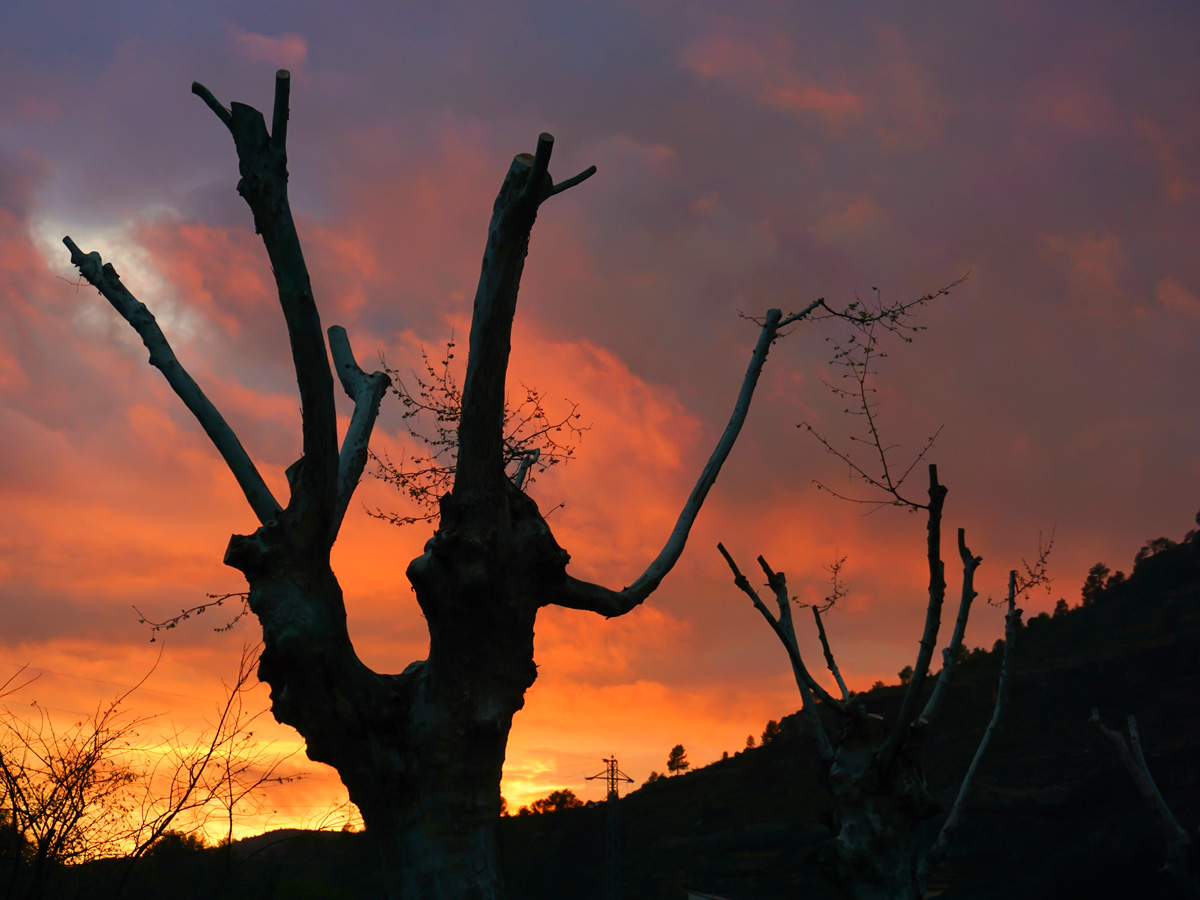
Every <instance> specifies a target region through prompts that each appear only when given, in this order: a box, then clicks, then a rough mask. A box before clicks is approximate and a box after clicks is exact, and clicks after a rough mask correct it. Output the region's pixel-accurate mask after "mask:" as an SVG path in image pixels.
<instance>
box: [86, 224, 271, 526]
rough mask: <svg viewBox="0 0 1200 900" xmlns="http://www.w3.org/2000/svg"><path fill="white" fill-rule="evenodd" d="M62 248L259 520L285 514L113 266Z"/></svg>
mask: <svg viewBox="0 0 1200 900" xmlns="http://www.w3.org/2000/svg"><path fill="white" fill-rule="evenodd" d="M63 243H64V244H66V246H67V249H69V250H70V251H71V262H72V264H74V265H75V266H77V267H78V268H79V272H80V274H81V275H83V277H84V279H86V280H87V282H88V283H89V284H90V285H92V287H94V288H95V289H96V290H98V291H99V292H100V293H101V294H102V295H103V296H104V298H105V299H106V300H108V302H109V303H111V304H112V306H113V308H114V309H115V310H116V311H117V312H118V313H120V314H121V317H122V318H123V319H125V321H126V322H128V323H129V324H130V325H131V326H133V330H134V331H136V332H137V333H138V336H139V337H141V339H142V343H143V344H145V345H146V349H147V350H149V351H150V365H152V366H154V367H155V368H156V369H158V370H159V371H160V372H162V374H163V377H164V378H166V379H167V383H168V384H170V385H171V389H172V390H174V391H175V393H176V394H177V395H178V396H179V399H180V400H182V401H183V403H184V405H185V406H186V407H187V408H188V409H189V410H191V413H192V415H193V416H195V417H196V421H198V422H199V423H200V427H201V428H203V429H204V432H205V433H206V434H207V435H208V437H209V439H210V440H211V441H212V442H213V445H214V446H215V447H216V448H217V452H218V453H220V454H221V457H222V458H223V459H224V460H225V464H226V465H227V466H229V471H231V472H232V473H233V477H234V478H236V479H237V483H238V486H239V487H240V488H241V489H242V493H243V494H245V495H246V500H247V502H249V504H250V508H251V509H252V510H254V514H255V515H256V516H257V517H258V520H259V521H260V522H262V523H263V524H266V523H267V522H270V521H272V520H273V519H275V518H277V517H278V516H279V513H280V511H281V509H280V506H279V503H278V502H276V500H275V498H274V497H273V496H272V495H271V491H270V490H269V489H268V488H267V485H266V482H264V481H263V479H262V476H261V475H260V474H259V473H258V469H257V468H255V466H254V463H253V462H252V461H251V459H250V456H249V455H248V454H247V453H246V450H245V448H244V447H242V444H241V442H240V441H239V440H238V437H237V435H236V434H234V433H233V429H231V428H230V427H229V425H228V423H226V421H225V419H224V418H223V417H222V416H221V414H220V413H219V412H218V411H217V408H216V407H215V406H213V405H212V403H211V402H210V401H209V399H208V397H206V396H205V395H204V392H203V391H202V390H200V387H199V386H198V385H197V384H196V382H195V381H194V380H193V379H192V376H191V375H189V374H188V373H187V370H186V369H184V368H183V366H182V365H180V364H179V360H178V359H176V358H175V352H174V351H173V350H172V349H171V345H170V343H169V342H168V341H167V339H166V337H165V336H164V335H163V333H162V329H160V328H159V327H158V322H157V321H156V320H155V318H154V315H153V314H152V313H151V312H150V310H148V309H147V308H146V307H145V305H143V304H142V303H141V302H140V301H139V300H138V299H137V298H136V297H134V296H133V294H131V293H130V292H129V291H128V290H127V289H126V287H125V285H123V284H122V283H121V278H120V276H119V275H117V272H116V270H115V269H114V268H113V267H112V265H111V264H103V263H102V262H101V259H100V254H99V253H96V252H92V253H84V252H83V251H82V250H80V249H79V247H78V246H76V244H75V242H74V241H73V240H71V238H70V237H64V238H63Z"/></svg>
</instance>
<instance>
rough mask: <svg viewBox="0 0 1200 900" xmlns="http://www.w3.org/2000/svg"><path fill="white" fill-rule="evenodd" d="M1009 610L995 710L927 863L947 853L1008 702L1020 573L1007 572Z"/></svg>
mask: <svg viewBox="0 0 1200 900" xmlns="http://www.w3.org/2000/svg"><path fill="white" fill-rule="evenodd" d="M1007 606H1008V613H1007V615H1006V616H1005V617H1004V656H1003V657H1002V658H1001V662H1000V684H999V685H998V686H997V688H996V706H995V708H994V709H993V710H992V720H991V721H990V722H988V727H987V730H986V731H984V733H983V738H982V739H981V740H980V741H979V746H978V747H977V748H976V750H975V756H974V758H973V759H972V760H971V765H970V767H969V768H968V769H967V774H966V775H965V776H964V777H963V781H962V784H961V785H960V786H959V788H958V796H957V797H956V798H955V799H954V806H953V807H951V809H950V815H948V816H947V817H946V821H945V823H944V824H943V825H942V830H941V831H940V832H939V833H938V838H937V841H936V842H935V843H934V845H933V846H932V847H931V848H930V849H929V853H928V854H927V856H926V860H927V861H928V862H927V865H929V866H933V865H936V864H937V863H938V862H939V861H940V860H941V859H942V858H943V857H945V855H946V849H947V847H949V845H950V841H951V839H952V838H953V837H954V832H955V831H956V830H957V829H958V823H959V820H960V819H961V818H962V813H963V807H964V805H965V801H966V798H967V795H968V794H969V793H970V792H971V786H972V785H973V784H974V781H975V773H976V772H977V771H978V770H979V763H980V761H981V760H982V759H983V754H984V753H985V752H986V751H987V748H988V744H989V743H991V740H992V736H993V735H994V734H995V733H996V729H997V728H998V727H999V725H1000V717H1001V716H1002V715H1004V708H1005V707H1006V706H1007V705H1008V686H1009V679H1010V676H1011V673H1012V655H1013V644H1015V643H1016V640H1017V630H1018V629H1019V628H1020V627H1021V610H1019V609H1017V573H1016V572H1015V571H1014V572H1010V573H1009V576H1008V603H1007Z"/></svg>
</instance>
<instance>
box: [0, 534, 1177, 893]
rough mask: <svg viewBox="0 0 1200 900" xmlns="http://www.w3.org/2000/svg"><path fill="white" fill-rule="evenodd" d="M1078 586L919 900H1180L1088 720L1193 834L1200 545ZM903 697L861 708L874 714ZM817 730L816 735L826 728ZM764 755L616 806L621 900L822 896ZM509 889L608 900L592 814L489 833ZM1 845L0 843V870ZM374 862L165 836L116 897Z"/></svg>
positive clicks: (881, 691) (533, 819) (970, 736)
mask: <svg viewBox="0 0 1200 900" xmlns="http://www.w3.org/2000/svg"><path fill="white" fill-rule="evenodd" d="M1096 581H1097V579H1095V578H1090V579H1089V582H1093V583H1091V584H1090V587H1085V590H1084V595H1083V600H1084V603H1083V604H1082V605H1080V606H1078V607H1076V608H1074V609H1071V610H1066V609H1065V608H1064V607H1065V604H1060V605H1059V610H1058V612H1057V614H1056V615H1054V616H1046V615H1042V616H1036V617H1033V618H1032V619H1031V620H1030V622H1029V623H1028V624H1027V625H1026V626H1025V627H1024V628H1023V629H1022V630H1021V632H1020V637H1019V643H1018V644H1017V645H1016V647H1017V655H1016V661H1017V665H1016V669H1015V671H1014V675H1013V683H1012V687H1011V689H1012V697H1011V706H1010V711H1009V713H1008V716H1007V717H1006V719H1005V720H1004V724H1003V727H1002V729H1001V732H1000V734H999V735H998V737H997V739H996V741H995V743H994V745H993V747H992V749H991V750H990V751H989V754H988V756H987V757H986V758H985V759H984V762H983V767H982V771H981V773H980V776H979V780H978V783H977V786H976V788H975V790H974V792H973V794H972V796H971V798H970V800H969V801H968V808H967V812H966V815H965V816H964V818H963V822H962V827H961V830H960V832H959V833H958V835H957V836H956V838H955V842H954V844H953V845H952V848H951V851H950V854H949V857H948V859H947V860H946V861H945V862H944V863H943V864H942V866H941V867H940V868H939V869H938V870H937V871H936V872H935V874H934V877H933V879H932V882H931V887H930V891H929V894H928V895H927V896H930V897H933V896H937V897H943V898H945V900H957V898H962V900H992V898H995V900H999V898H1013V897H1054V898H1061V900H1069V898H1075V897H1078V898H1088V900H1096V898H1107V897H1121V898H1127V897H1138V898H1168V897H1176V896H1184V894H1182V893H1181V892H1180V889H1179V888H1178V887H1177V886H1175V885H1174V884H1172V883H1171V882H1170V881H1169V880H1168V879H1167V878H1166V877H1165V876H1163V875H1161V874H1160V873H1159V871H1158V870H1159V869H1160V867H1161V866H1162V864H1163V862H1164V859H1165V849H1164V842H1163V838H1162V833H1161V831H1160V828H1159V824H1158V820H1157V818H1156V817H1155V814H1154V812H1153V810H1152V809H1151V808H1150V806H1149V805H1148V804H1147V803H1146V801H1145V800H1143V799H1142V797H1141V796H1139V794H1138V793H1137V791H1136V789H1135V787H1134V784H1133V781H1132V780H1131V778H1130V776H1129V774H1128V773H1127V772H1126V771H1125V769H1124V768H1123V767H1122V765H1121V762H1120V761H1119V759H1118V758H1117V755H1116V754H1115V753H1114V751H1113V748H1112V746H1111V745H1110V744H1109V743H1108V742H1107V741H1106V740H1105V739H1104V737H1103V736H1102V735H1101V734H1100V733H1099V731H1098V730H1097V729H1096V728H1095V727H1093V726H1092V725H1090V724H1089V722H1088V719H1089V716H1090V714H1091V709H1092V708H1093V707H1098V708H1099V710H1100V713H1101V715H1102V716H1103V717H1104V718H1105V719H1106V720H1107V721H1108V722H1109V723H1111V724H1117V725H1119V724H1121V723H1123V722H1124V719H1125V716H1126V715H1128V714H1134V715H1136V716H1137V722H1138V728H1139V731H1140V734H1141V739H1142V743H1143V746H1144V748H1145V752H1146V757H1147V762H1148V764H1149V768H1150V771H1151V772H1152V773H1153V776H1154V778H1155V780H1156V781H1157V783H1158V786H1159V788H1160V789H1161V791H1162V793H1163V795H1164V797H1165V799H1166V801H1167V803H1168V804H1169V805H1170V807H1171V809H1172V810H1173V812H1174V814H1175V817H1176V818H1177V819H1178V820H1179V822H1180V823H1181V824H1182V825H1183V826H1184V827H1185V828H1187V829H1188V831H1189V833H1192V834H1194V833H1195V827H1196V825H1197V823H1200V717H1198V716H1197V715H1196V714H1195V711H1196V709H1197V705H1198V703H1200V538H1197V535H1196V533H1195V532H1193V533H1191V534H1189V535H1188V536H1187V537H1186V538H1185V539H1184V540H1183V541H1181V542H1179V543H1177V544H1176V543H1174V542H1171V541H1165V540H1163V539H1160V540H1159V541H1155V542H1151V544H1149V545H1147V549H1146V550H1143V552H1142V553H1140V554H1139V557H1138V559H1137V561H1136V564H1135V566H1134V568H1133V571H1132V574H1131V575H1130V576H1129V577H1127V578H1126V577H1124V576H1122V577H1119V578H1118V577H1115V576H1107V575H1106V577H1105V578H1104V579H1103V580H1102V581H1100V583H1099V584H1096V583H1094V582H1096ZM999 656H1000V654H999V652H998V648H993V649H992V650H991V651H989V652H985V651H983V650H976V651H974V652H972V653H970V654H968V655H967V658H966V659H965V660H964V661H963V663H962V666H961V669H960V670H959V672H958V674H957V676H956V678H955V681H954V682H953V685H952V687H951V690H950V694H949V697H948V698H947V704H948V705H947V709H946V713H945V723H946V727H945V729H944V730H942V731H940V732H939V733H938V734H937V735H935V736H934V737H932V738H931V739H930V740H929V742H928V744H927V745H926V746H925V747H924V748H923V752H924V754H925V763H926V765H925V771H926V772H928V773H929V777H930V780H931V784H930V788H931V790H932V791H933V793H934V795H935V797H936V798H937V799H938V801H939V802H940V803H941V805H942V806H943V812H942V813H941V814H939V815H935V816H934V817H932V818H931V819H929V820H928V823H927V827H928V828H929V829H930V831H931V832H934V831H935V830H936V829H937V828H938V827H939V826H940V824H941V818H942V816H944V812H945V809H946V808H948V807H949V804H950V803H951V802H952V800H953V797H954V794H955V791H956V789H957V786H958V780H959V779H960V778H961V777H962V774H963V772H964V770H965V769H966V767H967V765H968V763H969V761H970V757H971V754H972V753H973V752H974V748H975V746H976V744H977V743H978V740H979V735H980V733H981V732H982V730H983V728H984V727H985V726H986V724H987V721H988V719H989V717H990V715H991V710H992V704H993V701H994V695H993V692H994V690H995V686H996V682H997V671H996V670H997V666H998V663H999ZM901 695H902V694H901V688H900V687H899V686H891V687H882V688H876V689H874V690H872V691H870V692H869V693H867V694H865V695H863V702H864V703H865V704H866V705H867V706H868V708H869V710H870V711H871V712H876V713H879V714H881V715H883V716H885V717H889V716H891V715H893V714H894V713H895V712H896V707H897V706H898V704H899V701H900V698H901ZM830 724H831V725H832V720H831V722H830ZM781 725H782V727H781V729H780V730H779V732H778V734H777V736H775V737H774V739H773V740H771V741H770V742H769V743H766V744H764V745H763V746H761V747H757V748H753V749H746V750H743V751H740V752H738V753H737V754H735V755H734V756H731V757H730V758H728V759H723V760H720V761H718V762H715V763H713V764H711V765H709V766H705V767H703V768H697V769H694V770H691V771H689V772H688V773H687V774H686V775H683V776H681V777H677V778H664V779H659V780H656V781H654V782H652V783H649V784H647V785H644V786H643V787H642V788H641V789H639V790H636V791H634V792H633V793H631V794H630V795H629V796H627V797H624V798H622V799H621V801H620V804H619V805H620V809H619V818H620V842H621V863H622V870H623V876H622V882H623V885H624V891H623V896H624V897H626V898H628V900H659V898H661V900H683V898H685V897H686V896H687V891H689V890H691V891H696V892H701V893H705V894H715V895H719V896H721V897H727V898H729V900H775V898H785V897H786V898H794V897H799V896H802V897H805V898H825V897H830V898H832V897H835V896H836V893H834V891H833V889H832V888H831V887H830V886H829V884H828V883H827V882H826V881H825V879H824V877H823V876H822V874H821V871H820V868H819V864H818V862H819V859H820V857H821V855H822V852H823V851H824V850H825V849H827V842H828V840H829V831H828V828H827V821H826V818H825V815H826V813H827V810H826V809H825V804H827V802H828V801H827V799H826V798H827V794H826V793H825V792H824V791H823V790H822V789H821V787H820V785H819V784H818V783H817V778H816V773H817V766H816V760H815V755H814V752H813V748H812V746H811V740H810V738H809V735H808V734H807V733H806V728H805V726H804V725H803V723H802V720H801V718H800V717H799V716H791V717H788V718H786V719H784V721H783V722H782V723H781ZM501 841H502V848H503V856H504V864H505V867H506V870H507V881H508V885H509V893H510V896H511V897H513V898H519V900H551V898H554V900H559V898H566V897H570V898H580V900H589V898H597V900H599V898H601V897H603V896H604V872H605V841H606V813H605V810H604V808H603V807H585V808H569V809H562V810H560V811H558V812H552V813H545V814H542V815H525V816H512V817H507V818H505V819H503V820H502V823H501ZM13 859H14V856H13V851H12V848H6V847H0V860H3V861H5V863H6V864H7V863H11V862H12V861H13ZM121 862H122V861H120V860H108V861H103V862H99V863H93V864H89V865H86V866H72V867H68V868H67V869H65V870H63V871H62V872H61V873H59V874H60V877H59V878H58V879H56V883H55V884H53V886H52V888H51V892H50V893H49V894H48V896H53V897H63V898H73V897H104V896H106V895H107V894H108V891H109V890H110V889H111V885H112V883H113V880H112V879H113V875H114V873H116V872H118V871H120V869H121V865H120V864H121ZM378 871H379V866H378V865H377V860H376V856H375V852H374V849H373V847H372V845H371V843H370V839H369V838H368V837H367V836H366V835H364V834H350V833H344V834H340V833H322V832H294V831H293V832H274V833H272V834H268V835H262V836H260V837H257V838H253V839H250V840H247V841H242V842H238V843H235V844H234V845H233V846H232V847H226V848H207V849H202V850H197V849H192V848H190V847H189V845H188V844H187V842H182V841H175V842H173V843H172V844H171V845H165V846H163V847H162V848H161V850H159V851H158V852H154V853H151V854H149V855H148V857H147V858H146V859H145V860H144V861H142V862H141V863H140V865H139V867H138V868H137V869H136V870H135V872H134V874H133V876H132V877H131V878H130V880H129V881H128V882H127V884H126V886H125V888H124V890H123V896H125V897H129V898H143V897H144V898H157V897H171V898H178V900H190V898H197V900H199V898H214V897H220V898H226V897H228V898H243V897H244V898H256V900H257V898H272V900H283V898H375V897H382V896H383V887H382V884H381V883H380V881H379V877H378Z"/></svg>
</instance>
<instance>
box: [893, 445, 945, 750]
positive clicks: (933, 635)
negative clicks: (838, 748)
mask: <svg viewBox="0 0 1200 900" xmlns="http://www.w3.org/2000/svg"><path fill="white" fill-rule="evenodd" d="M945 500H946V488H945V486H944V485H942V484H939V483H938V477H937V466H935V465H932V464H931V465H930V466H929V505H928V507H926V509H927V510H928V521H927V523H926V530H927V533H928V537H927V541H926V557H927V558H928V560H929V604H928V606H927V607H926V608H925V631H924V632H923V633H922V635H921V649H920V650H919V651H918V653H917V664H916V665H915V666H913V676H912V680H911V681H910V682H909V683H908V690H907V691H906V692H905V694H904V702H903V704H902V705H901V706H900V714H899V715H898V716H897V718H896V721H895V723H894V724H893V725H892V731H891V733H890V734H889V735H888V738H887V740H886V741H885V742H884V744H883V746H882V747H880V748H879V754H878V756H877V757H876V760H877V762H878V764H879V766H880V768H881V769H885V770H886V769H887V768H888V766H890V765H891V763H892V760H893V759H895V756H896V753H897V751H898V750H899V749H900V747H901V746H902V744H903V742H904V738H905V736H906V735H907V734H908V730H909V728H911V727H912V726H913V725H914V724H915V722H914V716H915V714H916V711H917V704H918V702H920V699H921V691H922V689H923V688H924V686H925V676H926V675H927V674H928V673H929V663H930V661H931V660H932V659H933V651H934V649H935V648H936V647H937V636H938V628H939V626H940V625H941V621H942V603H943V601H944V600H945V598H946V571H945V565H944V564H943V563H942V505H943V504H944V503H945Z"/></svg>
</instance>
